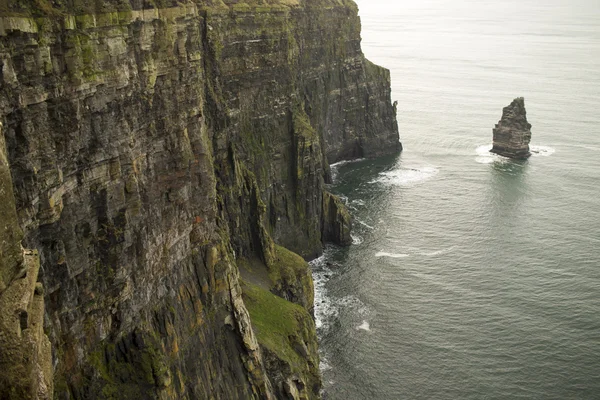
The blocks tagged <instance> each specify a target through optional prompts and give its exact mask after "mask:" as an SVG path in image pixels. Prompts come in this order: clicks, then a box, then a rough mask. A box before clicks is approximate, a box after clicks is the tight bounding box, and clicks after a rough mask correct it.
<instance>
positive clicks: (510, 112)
mask: <svg viewBox="0 0 600 400" xmlns="http://www.w3.org/2000/svg"><path fill="white" fill-rule="evenodd" d="M493 133H494V140H493V146H492V149H491V150H490V151H491V152H492V153H496V154H500V155H501V156H504V157H508V158H514V159H517V160H524V159H526V158H528V157H529V156H530V155H531V153H530V152H529V141H530V140H531V124H530V123H529V122H527V112H526V111H525V99H524V98H523V97H518V98H516V99H514V100H513V101H512V103H510V105H508V106H507V107H504V109H503V110H502V118H501V119H500V121H498V123H497V124H496V127H495V128H494V129H493Z"/></svg>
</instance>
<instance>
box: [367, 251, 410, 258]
mask: <svg viewBox="0 0 600 400" xmlns="http://www.w3.org/2000/svg"><path fill="white" fill-rule="evenodd" d="M408 256H410V254H403V253H386V252H385V251H380V252H379V253H376V254H375V257H389V258H405V257H408Z"/></svg>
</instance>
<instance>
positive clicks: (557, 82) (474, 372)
mask: <svg viewBox="0 0 600 400" xmlns="http://www.w3.org/2000/svg"><path fill="white" fill-rule="evenodd" d="M358 5H359V8H360V12H359V13H360V15H361V18H362V24H363V30H362V37H363V43H362V45H363V51H364V52H365V54H366V56H367V57H368V58H369V59H371V60H372V61H374V62H375V63H377V64H380V65H383V66H385V67H387V68H389V69H390V70H391V75H392V91H393V93H392V97H393V100H397V101H398V121H399V129H400V136H401V141H402V143H403V145H404V152H403V153H402V154H401V155H400V156H397V157H389V158H383V159H378V160H359V161H355V162H350V163H340V164H337V165H335V166H334V167H333V172H334V174H335V182H334V184H333V185H332V186H331V188H330V189H331V190H332V191H333V192H335V193H337V194H339V195H340V196H341V197H342V198H343V199H344V201H345V202H346V204H347V205H348V207H349V209H350V211H351V212H352V214H353V217H354V230H353V241H354V244H353V245H352V246H350V247H348V248H338V247H334V246H329V247H327V249H326V251H325V254H324V256H322V257H321V258H319V259H317V260H315V261H313V262H312V263H311V265H312V267H313V271H314V278H315V285H316V319H317V326H318V334H319V339H320V346H321V370H322V373H323V380H324V393H323V396H324V398H325V399H330V400H334V399H336V400H337V399H344V400H348V399H350V400H354V399H461V400H462V399H600V1H598V0H570V1H567V0H545V1H542V0H520V1H514V0H507V1H502V2H499V1H487V0H482V1H475V0H471V1H468V0H453V1H446V0H423V1H417V0H411V1H391V0H359V1H358ZM521 96H522V97H525V106H526V108H527V116H528V120H529V122H530V123H531V124H532V141H531V147H532V150H533V151H534V154H533V156H532V157H531V158H530V159H529V160H527V161H511V160H508V159H505V158H502V157H500V156H496V155H492V154H490V153H489V152H488V150H489V148H490V147H491V139H492V128H493V127H494V125H495V124H496V123H497V122H498V120H499V119H500V116H501V114H502V108H503V107H505V106H507V105H508V104H509V103H510V102H511V101H512V100H513V99H514V98H515V97H521Z"/></svg>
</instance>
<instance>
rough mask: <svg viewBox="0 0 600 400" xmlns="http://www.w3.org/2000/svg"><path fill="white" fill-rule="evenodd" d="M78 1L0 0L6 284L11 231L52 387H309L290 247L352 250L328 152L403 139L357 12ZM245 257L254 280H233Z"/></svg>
mask: <svg viewBox="0 0 600 400" xmlns="http://www.w3.org/2000/svg"><path fill="white" fill-rule="evenodd" d="M72 3H73V6H72V8H62V9H53V8H52V5H51V4H63V3H60V2H58V3H56V2H55V3H48V2H41V3H38V2H36V3H35V4H36V5H35V7H40V6H43V7H42V9H37V8H32V9H31V10H29V9H26V8H23V7H24V6H23V4H25V3H23V2H20V3H17V2H14V4H13V3H11V2H9V3H8V6H7V5H3V6H2V7H0V15H3V16H2V17H0V71H1V73H0V122H2V123H3V125H4V129H3V137H4V138H5V140H6V152H5V153H3V154H2V158H1V159H0V161H1V162H2V163H3V164H2V165H5V167H1V166H0V179H2V182H1V183H2V185H3V186H2V188H1V190H2V195H4V194H6V195H7V196H8V197H7V199H8V200H7V201H6V202H4V201H3V202H2V204H1V205H0V206H1V207H3V208H1V209H0V210H1V212H2V216H1V217H2V221H4V218H5V215H8V216H10V218H14V219H15V220H16V222H15V223H14V224H13V225H12V227H9V228H6V229H7V230H6V231H2V232H0V234H2V235H4V236H3V238H4V237H6V238H7V239H6V241H2V242H1V243H0V245H1V246H2V252H3V254H7V255H8V257H9V258H10V259H7V261H6V266H5V265H4V258H3V259H2V262H3V264H0V291H2V290H4V289H6V288H8V287H10V285H11V282H13V281H15V279H16V277H17V275H18V272H19V270H20V268H23V267H22V266H19V263H20V262H21V261H20V260H21V256H20V253H19V251H20V248H21V247H20V243H19V241H20V240H21V238H23V246H24V247H26V248H29V249H36V250H37V251H38V252H39V257H40V260H41V268H40V280H41V282H42V283H43V285H44V288H45V291H44V293H45V294H44V300H45V321H46V324H45V330H46V332H47V334H48V337H49V339H50V343H51V346H52V354H53V360H52V365H53V373H54V374H53V375H54V392H55V395H54V398H56V399H113V398H114V399H117V398H118V399H129V398H131V399H140V398H144V399H202V398H213V399H234V398H244V399H246V398H248V399H250V398H275V397H280V398H309V399H312V398H317V397H318V393H319V388H320V378H319V373H318V364H319V363H318V353H317V350H316V349H317V343H316V332H315V327H314V323H313V321H312V319H311V317H310V311H311V309H312V304H313V299H312V281H311V278H310V270H309V268H308V267H307V266H306V263H303V262H302V261H301V258H300V257H297V256H295V255H290V254H291V253H290V250H291V251H293V252H295V253H298V254H299V255H301V256H302V257H304V258H312V257H315V256H317V255H319V254H320V253H321V251H322V246H323V242H324V241H325V240H329V241H334V242H337V243H340V244H347V243H349V242H350V237H349V232H350V225H351V221H350V217H349V215H348V212H347V211H346V210H345V209H344V206H343V203H341V202H340V201H339V200H338V199H337V198H336V197H335V196H333V195H330V194H328V193H327V192H326V191H325V182H326V181H327V179H328V176H329V163H330V162H335V161H339V160H342V159H345V158H352V157H365V156H366V157H369V156H378V155H382V154H388V153H393V152H396V151H398V150H400V149H401V145H400V142H399V141H398V131H397V124H396V116H395V111H394V107H393V106H392V104H391V101H390V76H389V72H388V71H387V70H385V69H383V68H380V67H377V66H375V65H373V64H371V63H370V62H369V61H367V60H366V59H365V58H364V56H363V54H362V52H361V50H360V35H359V33H360V21H359V18H358V15H357V8H356V5H355V4H354V3H353V2H352V1H348V0H285V1H284V0H280V1H272V2H269V4H266V3H264V4H263V3H261V4H257V2H249V3H241V2H233V1H226V2H221V1H197V2H194V3H192V2H186V3H183V2H176V1H173V2H164V1H161V2H157V3H156V4H160V6H161V7H163V8H146V9H142V7H149V4H155V3H154V2H150V3H147V2H140V1H132V2H131V3H127V2H122V1H116V2H114V4H113V2H110V1H107V2H89V4H91V5H89V4H88V2H86V1H74V2H72ZM69 4H71V3H69ZM6 7H9V8H6ZM10 7H13V8H10ZM32 7H34V6H32ZM5 160H6V162H5ZM8 165H10V169H8ZM9 175H10V176H11V177H12V185H11V184H10V181H9V180H7V177H8V176H9ZM5 182H9V183H5ZM11 188H12V189H13V190H12V192H13V193H11ZM0 228H3V227H0ZM3 232H4V233H3ZM276 243H277V244H276ZM286 249H288V250H286ZM18 250H19V251H18ZM246 259H252V260H258V262H259V263H260V264H261V265H263V266H264V267H265V268H266V269H267V271H268V274H269V276H270V277H271V283H270V284H269V285H266V286H264V287H258V286H252V285H251V284H248V285H247V284H243V282H241V279H240V274H239V270H238V262H241V260H246ZM12 260H15V261H12ZM15 262H17V264H15ZM7 290H8V289H7ZM271 292H272V293H271ZM270 296H273V297H275V296H277V297H276V299H277V301H275V300H273V297H270ZM34 299H35V298H34ZM246 302H248V304H250V306H248V307H247V304H246ZM292 302H293V303H292ZM35 304H39V302H38V303H35ZM270 307H274V308H273V309H272V310H270ZM249 311H250V312H249ZM272 315H275V316H279V317H278V318H271V317H270V316H272ZM292 317H293V318H292ZM38 326H41V323H40V324H38ZM290 332H294V334H291V333H290ZM42 333H43V332H42ZM40 340H41V339H40ZM40 348H41V347H40ZM46 387H50V388H51V386H48V385H46ZM50 390H51V389H50ZM14 398H20V397H18V396H17V397H14Z"/></svg>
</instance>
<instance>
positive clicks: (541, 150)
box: [475, 144, 556, 164]
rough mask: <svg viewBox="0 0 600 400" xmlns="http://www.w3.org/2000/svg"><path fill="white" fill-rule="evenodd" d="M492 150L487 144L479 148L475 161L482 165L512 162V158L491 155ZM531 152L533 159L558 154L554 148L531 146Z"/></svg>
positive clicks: (476, 150)
mask: <svg viewBox="0 0 600 400" xmlns="http://www.w3.org/2000/svg"><path fill="white" fill-rule="evenodd" d="M491 149H492V145H491V144H486V145H483V146H479V147H477V148H476V149H475V152H476V153H477V157H476V158H475V161H477V162H478V163H480V164H491V163H493V162H501V163H505V162H509V161H510V158H508V157H504V156H501V155H499V154H495V153H490V150H491ZM529 151H530V152H531V156H532V157H540V156H541V157H548V156H551V155H552V154H554V153H555V152H556V150H555V149H554V148H552V147H548V146H529Z"/></svg>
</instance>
